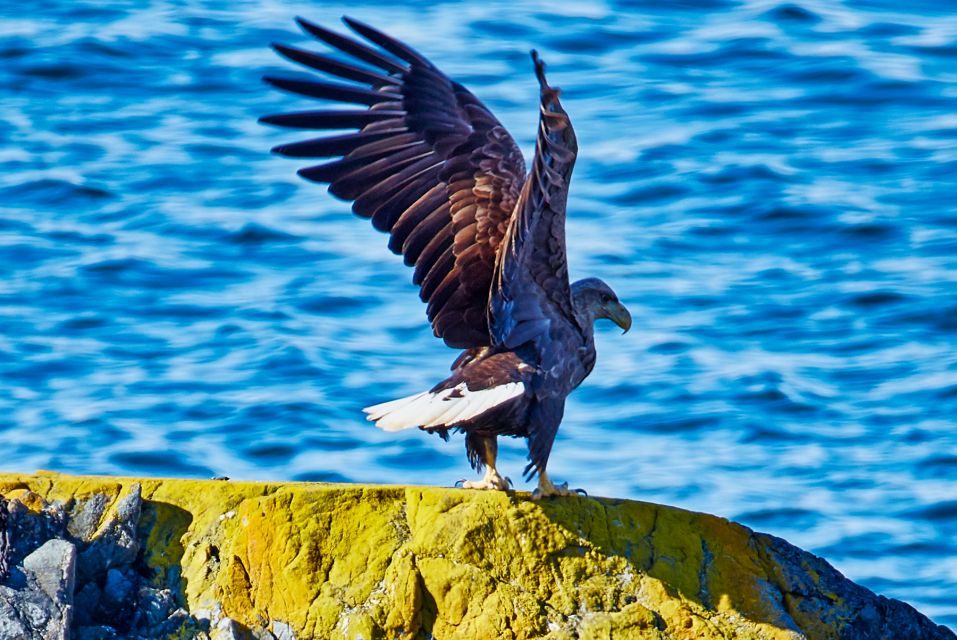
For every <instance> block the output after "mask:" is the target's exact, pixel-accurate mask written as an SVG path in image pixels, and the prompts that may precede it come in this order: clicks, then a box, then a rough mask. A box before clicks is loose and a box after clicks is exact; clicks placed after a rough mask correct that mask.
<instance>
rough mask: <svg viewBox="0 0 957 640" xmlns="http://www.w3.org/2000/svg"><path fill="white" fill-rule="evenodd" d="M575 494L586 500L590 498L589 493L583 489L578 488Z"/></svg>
mask: <svg viewBox="0 0 957 640" xmlns="http://www.w3.org/2000/svg"><path fill="white" fill-rule="evenodd" d="M575 493H577V494H578V495H580V496H585V497H586V498H587V497H588V492H587V491H585V490H584V489H582V488H581V487H578V488H577V489H575Z"/></svg>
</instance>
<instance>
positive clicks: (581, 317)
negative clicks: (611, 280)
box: [572, 297, 598, 375]
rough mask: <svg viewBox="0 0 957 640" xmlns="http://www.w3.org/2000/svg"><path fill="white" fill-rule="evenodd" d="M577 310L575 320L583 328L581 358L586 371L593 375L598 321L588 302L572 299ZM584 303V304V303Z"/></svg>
mask: <svg viewBox="0 0 957 640" xmlns="http://www.w3.org/2000/svg"><path fill="white" fill-rule="evenodd" d="M572 301H573V304H574V310H575V320H576V322H577V323H578V326H579V327H580V328H581V333H582V338H583V340H582V345H581V346H580V347H579V351H578V354H579V357H580V358H581V361H582V364H583V365H584V366H585V371H586V372H587V373H586V374H585V375H588V373H591V370H592V367H594V366H595V320H597V319H598V317H597V315H596V310H595V308H594V306H593V305H590V304H588V303H587V302H586V301H582V300H578V299H575V298H574V297H573V298H572ZM582 302H584V303H582Z"/></svg>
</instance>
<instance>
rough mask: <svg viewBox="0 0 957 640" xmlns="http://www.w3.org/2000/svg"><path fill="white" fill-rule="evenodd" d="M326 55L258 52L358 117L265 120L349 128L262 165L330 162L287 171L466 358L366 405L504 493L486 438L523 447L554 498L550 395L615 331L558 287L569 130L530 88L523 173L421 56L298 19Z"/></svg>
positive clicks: (591, 297) (383, 421)
mask: <svg viewBox="0 0 957 640" xmlns="http://www.w3.org/2000/svg"><path fill="white" fill-rule="evenodd" d="M297 21H298V22H299V24H300V26H302V28H303V29H304V30H305V31H306V32H308V33H309V34H311V35H312V36H314V37H316V38H317V39H319V40H321V41H323V42H325V43H326V44H327V45H329V46H330V47H332V48H333V49H335V50H337V51H338V54H339V57H330V56H327V55H321V54H317V53H313V52H310V51H304V50H301V49H296V48H293V47H287V46H284V45H274V47H275V49H276V50H277V51H278V52H279V53H280V54H281V55H283V56H285V57H286V58H288V59H290V60H292V61H294V62H298V63H300V64H302V65H305V66H307V67H310V68H312V69H315V70H317V71H320V72H322V73H324V74H327V75H331V76H335V77H337V78H341V79H345V80H347V81H350V82H349V83H341V82H325V81H323V82H318V81H312V80H290V79H284V78H271V77H269V78H266V80H267V81H268V82H269V83H271V84H272V85H274V86H276V87H278V88H280V89H284V90H287V91H291V92H293V93H297V94H300V95H304V96H308V97H312V98H319V99H322V100H327V101H331V102H338V103H345V104H349V105H364V106H365V107H366V108H358V109H357V108H353V107H350V108H348V109H341V108H339V109H330V110H322V111H305V112H299V113H291V114H283V115H275V116H267V117H264V118H262V121H263V122H266V123H269V124H275V125H279V126H284V127H294V128H302V129H319V130H349V129H353V130H355V131H354V132H352V133H336V134H331V135H328V134H327V135H323V136H321V137H318V138H314V139H310V140H306V141H304V142H295V143H291V144H284V145H280V146H278V147H275V148H274V151H275V152H276V153H279V154H282V155H286V156H292V157H306V158H332V160H330V161H326V162H323V163H321V164H317V165H314V166H310V167H307V168H304V169H301V170H300V171H299V173H300V175H302V176H303V177H304V178H307V179H309V180H313V181H316V182H323V183H328V184H329V191H330V192H331V193H332V194H334V195H336V196H338V197H340V198H343V199H345V200H351V201H352V203H353V204H352V209H353V211H354V212H355V213H356V214H358V215H359V216H362V217H364V218H370V219H371V221H372V224H373V226H374V227H375V228H376V229H379V230H381V231H386V232H388V233H389V234H390V236H391V238H390V240H389V248H390V249H391V250H392V251H393V252H395V253H397V254H401V255H402V256H403V258H404V260H405V262H406V264H408V265H410V266H414V267H415V271H414V273H413V282H415V283H416V284H417V285H419V288H420V297H421V298H422V300H423V301H424V302H426V303H427V305H428V306H427V314H428V318H429V320H430V321H431V323H432V327H433V330H434V332H435V335H436V336H439V337H441V338H442V339H443V340H444V341H445V343H446V344H447V345H449V346H450V347H455V348H462V349H467V351H466V352H465V353H464V354H463V355H462V356H460V357H459V359H458V360H456V362H455V364H454V365H453V371H452V376H450V377H449V378H448V379H446V380H445V381H443V382H441V383H439V384H438V385H436V387H434V388H433V389H432V390H430V391H428V392H425V393H422V394H418V395H416V396H411V397H409V398H403V399H400V400H396V401H392V402H388V403H383V404H382V405H377V406H376V407H370V408H369V409H368V410H367V411H368V412H369V413H370V414H371V415H370V418H371V419H375V420H376V421H377V425H378V426H381V427H383V428H386V429H400V428H406V427H412V426H419V427H421V428H425V429H428V430H430V431H438V432H439V433H442V434H443V435H445V434H447V432H448V430H449V429H450V428H457V429H460V430H463V431H466V432H468V434H469V437H468V438H467V440H466V446H467V448H468V451H469V457H470V459H471V460H472V461H473V465H474V466H476V467H479V466H480V465H481V464H484V465H486V466H487V467H488V469H489V473H488V474H487V475H486V480H485V482H482V483H466V486H469V485H471V486H483V487H491V488H504V481H503V480H502V479H501V476H498V474H497V472H496V471H495V469H494V458H495V437H496V436H497V435H512V436H527V437H528V438H529V457H530V459H531V464H530V465H529V467H528V468H527V469H526V470H527V471H528V470H530V471H531V472H532V473H535V472H537V473H538V474H539V492H540V494H554V493H561V492H563V490H562V489H559V488H556V487H555V486H554V485H552V484H551V482H549V481H548V478H547V475H546V474H545V465H546V463H547V460H548V455H549V452H550V450H551V445H552V442H553V441H554V438H555V434H556V432H557V429H558V425H559V423H560V422H561V416H562V412H563V410H564V402H565V397H566V396H567V395H568V393H569V392H571V390H572V389H574V388H575V387H576V386H578V384H580V383H581V381H582V380H583V379H584V378H585V376H587V375H588V373H589V372H590V371H591V368H592V366H593V364H594V341H593V333H592V331H593V330H592V323H593V322H594V320H595V319H596V318H598V317H609V318H612V319H614V320H615V321H616V322H618V323H619V324H621V325H622V326H623V327H626V326H630V324H631V319H630V316H628V315H627V311H625V310H624V307H623V306H621V304H620V303H619V302H618V301H617V298H616V297H615V296H614V293H613V292H611V289H609V288H608V287H607V285H605V284H604V283H602V282H601V281H599V280H596V279H590V280H586V281H581V282H580V283H576V284H575V286H574V287H573V286H571V285H570V284H569V280H568V268H567V263H566V257H565V202H566V198H567V194H568V183H569V180H570V178H571V172H572V167H573V166H574V162H575V156H576V153H577V143H576V140H575V134H574V130H573V129H572V126H571V122H570V120H569V118H568V115H567V114H566V113H565V111H564V109H563V108H562V106H561V103H560V102H559V91H558V90H557V89H555V88H553V87H550V86H549V85H548V83H547V81H546V80H545V73H544V64H543V63H542V62H541V61H540V60H539V59H538V56H537V54H535V53H534V52H533V54H532V55H533V59H534V62H535V72H536V75H537V77H538V80H539V83H540V85H541V94H540V111H541V117H540V125H539V133H538V141H537V146H536V152H535V157H534V158H533V161H532V168H531V172H530V174H529V175H528V177H527V178H526V175H525V160H524V158H523V157H522V154H521V151H519V149H518V147H517V146H516V144H515V141H514V140H513V139H512V137H511V136H510V135H509V133H508V131H506V130H505V128H504V127H503V126H502V125H501V123H499V121H498V120H497V119H496V118H495V116H494V115H492V113H491V112H490V111H489V110H488V109H487V108H486V107H485V106H484V105H483V104H482V103H481V102H480V101H479V100H478V99H477V98H476V97H475V96H473V95H472V94H471V93H470V92H469V91H468V90H467V89H466V88H465V87H463V86H462V85H460V84H458V83H457V82H454V81H452V80H450V79H449V78H447V77H446V76H445V75H444V74H443V73H442V72H441V71H439V70H438V69H436V68H435V66H434V65H432V63H430V62H429V61H428V60H427V59H425V58H424V57H423V56H422V55H420V54H419V53H417V52H416V51H414V50H412V49H411V48H409V47H408V46H406V45H405V44H402V43H400V42H398V41H396V40H394V39H392V38H390V37H389V36H386V35H385V34H383V33H381V32H379V31H377V30H375V29H373V28H371V27H369V26H367V25H365V24H362V23H360V22H358V21H356V20H352V19H350V18H344V21H345V23H346V24H347V25H348V26H349V27H350V28H351V29H352V30H353V31H354V32H355V33H357V34H358V35H359V36H361V37H362V38H364V39H365V40H366V41H367V42H368V43H369V44H365V43H362V42H359V41H357V40H354V39H352V38H349V37H346V36H343V35H340V34H337V33H335V32H333V31H329V30H328V29H325V28H323V27H320V26H318V25H315V24H313V23H310V22H308V21H306V20H303V19H301V18H298V19H297Z"/></svg>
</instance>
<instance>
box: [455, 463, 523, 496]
mask: <svg viewBox="0 0 957 640" xmlns="http://www.w3.org/2000/svg"><path fill="white" fill-rule="evenodd" d="M459 482H461V483H462V488H463V489H490V490H494V491H508V487H509V485H510V484H511V483H512V481H511V480H509V479H508V478H505V477H503V476H501V475H499V473H498V471H496V470H495V469H494V468H492V469H488V470H487V471H486V472H485V477H484V478H482V479H481V480H459ZM456 486H458V483H456Z"/></svg>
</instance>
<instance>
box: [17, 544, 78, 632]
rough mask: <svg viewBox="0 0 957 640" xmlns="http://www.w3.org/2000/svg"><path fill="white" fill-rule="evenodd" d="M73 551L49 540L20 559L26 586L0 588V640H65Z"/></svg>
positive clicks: (69, 619) (68, 616)
mask: <svg viewBox="0 0 957 640" xmlns="http://www.w3.org/2000/svg"><path fill="white" fill-rule="evenodd" d="M75 561H76V549H75V548H74V546H73V545H72V544H70V543H69V542H66V541H65V540H57V539H54V540H49V541H48V542H46V543H45V544H44V545H43V546H41V547H40V548H39V549H37V550H36V551H34V552H33V553H31V554H30V555H28V556H27V557H26V558H24V560H23V572H24V574H25V576H26V580H27V585H26V588H23V589H12V588H10V587H6V586H0V640H34V639H35V640H67V638H69V635H70V624H71V617H72V609H73V577H74V568H75Z"/></svg>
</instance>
